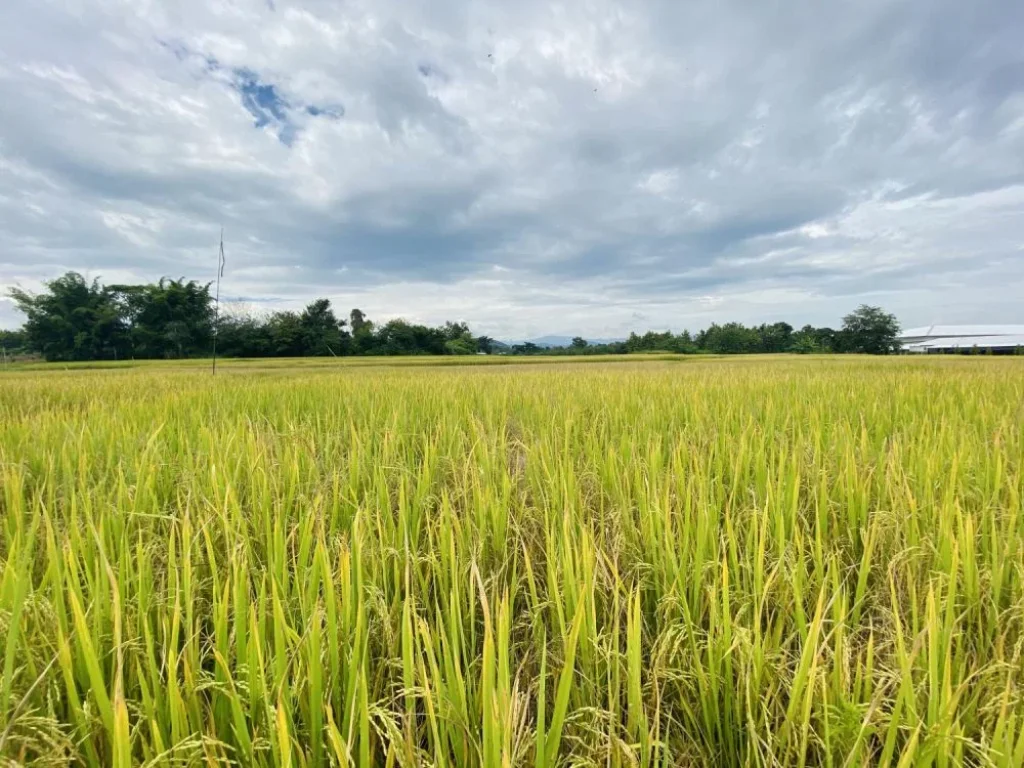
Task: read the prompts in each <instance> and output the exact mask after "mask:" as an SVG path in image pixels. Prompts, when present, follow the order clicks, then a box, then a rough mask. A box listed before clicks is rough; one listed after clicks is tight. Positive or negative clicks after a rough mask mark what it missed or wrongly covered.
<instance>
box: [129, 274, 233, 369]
mask: <svg viewBox="0 0 1024 768" xmlns="http://www.w3.org/2000/svg"><path fill="white" fill-rule="evenodd" d="M109 290H110V291H111V293H112V294H113V295H114V296H115V297H116V299H117V303H118V306H119V309H120V314H121V316H122V317H123V318H124V320H125V322H126V323H127V325H128V328H129V337H130V339H131V347H132V355H133V356H134V357H143V358H171V357H179V358H181V357H193V356H202V355H208V354H209V353H210V350H211V347H212V344H213V322H214V306H213V297H212V296H211V295H210V285H209V283H207V284H205V285H204V284H202V283H198V282H196V281H195V280H189V281H187V282H186V281H185V278H184V277H181V278H178V279H177V280H171V279H168V278H166V277H162V278H160V281H159V282H157V283H149V284H146V285H113V286H111V287H110V289H109Z"/></svg>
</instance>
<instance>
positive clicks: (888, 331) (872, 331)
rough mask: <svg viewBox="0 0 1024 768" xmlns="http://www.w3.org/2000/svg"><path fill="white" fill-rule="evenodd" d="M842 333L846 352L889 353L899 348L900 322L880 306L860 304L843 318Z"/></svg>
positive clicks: (897, 350)
mask: <svg viewBox="0 0 1024 768" xmlns="http://www.w3.org/2000/svg"><path fill="white" fill-rule="evenodd" d="M842 333H843V335H844V337H845V339H844V341H845V343H844V345H843V346H844V347H845V349H844V350H843V351H846V352H860V353H863V354H868V355H890V354H893V353H895V352H899V350H900V343H899V341H898V338H899V335H900V324H899V322H898V321H897V320H896V316H895V315H891V314H889V313H887V312H885V311H884V310H883V309H882V308H881V307H871V306H868V305H867V304H861V305H860V306H859V307H858V308H857V309H856V310H854V311H853V312H851V313H850V314H848V315H847V316H846V317H844V318H843V330H842Z"/></svg>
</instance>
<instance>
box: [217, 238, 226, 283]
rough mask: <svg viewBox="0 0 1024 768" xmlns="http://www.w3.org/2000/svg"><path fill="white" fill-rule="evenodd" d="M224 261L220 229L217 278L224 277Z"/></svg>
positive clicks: (222, 239)
mask: <svg viewBox="0 0 1024 768" xmlns="http://www.w3.org/2000/svg"><path fill="white" fill-rule="evenodd" d="M226 261H227V260H226V259H225V258H224V230H223V229H222V230H221V231H220V272H219V273H218V274H217V277H224V264H225V263H226Z"/></svg>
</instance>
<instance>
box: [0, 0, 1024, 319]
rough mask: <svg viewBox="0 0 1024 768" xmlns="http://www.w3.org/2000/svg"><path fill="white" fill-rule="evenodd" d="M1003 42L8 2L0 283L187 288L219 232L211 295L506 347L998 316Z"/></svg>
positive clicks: (533, 8) (654, 22) (607, 21)
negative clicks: (478, 336)
mask: <svg viewBox="0 0 1024 768" xmlns="http://www.w3.org/2000/svg"><path fill="white" fill-rule="evenodd" d="M1022 29H1024V9H1022V7H1021V6H1020V5H1019V4H1014V3H1008V2H998V1H996V0H988V1H985V0H983V2H981V3H975V4H970V5H969V6H966V5H964V4H960V3H953V2H952V1H951V0H939V1H938V2H937V3H933V4H932V5H930V6H929V8H927V9H925V8H923V7H922V6H920V5H918V4H914V3H906V2H899V0H891V2H890V1H885V0H867V2H860V3H840V4H834V3H830V4H827V6H820V7H818V6H806V5H803V4H795V5H792V6H785V7H783V8H782V9H781V10H780V9H779V8H772V9H769V8H767V7H765V8H764V9H759V8H756V7H752V6H751V5H750V4H749V3H739V2H736V3H719V2H711V0H707V1H706V2H704V1H702V0H698V2H693V3H685V4H680V3H676V2H670V0H641V1H640V2H634V3H625V2H613V1H612V0H587V1H586V2H583V1H582V0H581V1H580V2H567V3H562V4H555V5H552V4H550V3H547V2H543V1H542V0H524V2H520V3H515V4H509V3H504V2H499V0H481V2H474V3H466V2H464V0H458V1H456V0H442V1H441V2H438V3H432V4H430V5H429V7H427V6H415V5H413V6H410V5H409V4H408V3H403V2H399V1H398V0H375V1H374V2H370V1H369V0H353V2H348V3H344V4H338V3H335V2H330V1H329V0H305V1H304V2H289V3H283V2H280V3H276V4H271V3H267V2H266V0H180V2H173V3H172V2H159V1H158V0H149V1H148V2H145V3H137V2H129V0H92V1H91V2H86V1H85V0H80V1H79V2H75V3H68V2H57V0H9V2H7V3H4V4H2V6H0V100H2V103H3V104H4V105H5V108H4V110H3V114H2V116H0V284H3V285H9V284H13V283H15V282H17V283H20V284H22V285H24V286H25V287H35V286H38V285H39V284H40V281H41V280H43V279H46V278H50V277H55V276H56V275H58V274H59V273H60V272H61V271H63V270H66V269H75V270H79V271H82V272H87V273H89V274H90V275H97V274H99V275H102V276H104V277H105V278H106V279H111V280H112V279H113V277H114V276H115V275H116V276H117V279H118V280H119V281H123V280H130V279H139V280H142V279H147V280H148V279H156V278H158V277H160V276H161V275H164V274H170V275H175V276H178V275H181V274H183V273H184V274H185V275H186V276H189V277H195V278H197V279H208V278H209V277H210V276H212V274H213V271H214V269H215V252H216V251H215V248H216V242H217V237H218V235H219V231H220V227H221V225H223V226H225V228H226V230H227V247H228V258H229V272H228V275H227V280H226V283H225V288H224V292H225V293H226V294H228V295H237V296H245V297H247V299H261V300H263V301H262V302H261V305H263V306H268V307H275V308H276V307H285V306H296V305H300V304H302V303H303V302H304V301H306V300H309V299H311V298H313V297H314V296H317V295H327V296H328V297H330V298H332V300H334V301H335V302H336V303H338V304H339V305H340V308H341V310H342V311H346V310H347V309H348V306H349V305H350V304H352V305H354V304H357V303H358V304H359V306H361V307H362V308H363V309H364V310H366V311H368V312H369V313H370V315H371V317H373V316H377V317H381V318H383V317H385V316H389V315H396V314H402V315H406V316H408V317H410V318H415V319H419V320H424V321H429V322H439V321H441V320H444V319H446V318H452V317H458V318H460V319H464V320H467V321H469V322H471V323H472V324H473V325H474V326H476V327H479V328H480V330H481V331H482V332H484V331H486V332H489V333H491V334H492V335H499V334H500V335H504V336H506V337H518V338H521V337H525V336H528V335H530V334H531V333H577V332H578V333H584V334H588V335H592V336H598V335H614V334H618V333H622V332H625V331H628V330H630V329H632V328H636V329H637V330H644V329H645V328H646V327H648V326H649V327H672V328H681V327H687V326H688V327H697V326H698V325H701V324H705V323H707V322H710V321H711V320H727V319H738V320H744V321H769V320H775V319H788V320H790V322H794V323H802V322H816V323H826V322H827V323H836V322H838V320H839V317H840V316H841V315H842V314H843V313H844V312H845V311H847V310H848V309H850V308H852V307H853V306H855V305H856V304H857V303H859V302H861V301H869V300H870V301H873V302H876V303H881V304H883V305H884V306H886V307H887V308H889V309H892V310H894V311H896V312H897V313H898V314H899V315H900V317H901V319H902V320H903V321H904V322H905V323H906V324H908V325H914V324H920V323H925V322H931V321H933V320H934V319H935V316H936V315H938V314H943V313H945V315H950V316H948V317H944V319H946V320H947V321H953V320H956V321H960V322H964V321H972V320H976V321H993V322H995V321H1005V322H1012V321H1017V322H1021V321H1024V317H1022V316H1021V314H1020V313H1021V311H1022V310H1021V309H1020V305H1019V301H1018V300H1017V297H1019V296H1020V295H1024V294H1022V289H1024V285H1022V280H1024V277H1022V273H1024V265H1022V260H1024V256H1022V254H1024V251H1022V250H1021V247H1022V243H1024V231H1022V225H1021V223H1020V222H1021V221H1022V218H1024V217H1022V215H1021V214H1022V213H1024V194H1022V192H1021V190H1022V189H1024V130H1021V126H1022V125H1024V99H1022V97H1021V92H1022V89H1024V61H1022V59H1021V58H1020V53H1019V38H1020V32H1021V30H1022ZM954 315H955V317H954ZM17 322H18V318H17V316H16V315H15V314H14V313H13V311H12V310H11V308H10V303H9V302H0V325H13V324H16V323H17Z"/></svg>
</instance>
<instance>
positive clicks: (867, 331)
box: [512, 305, 900, 355]
mask: <svg viewBox="0 0 1024 768" xmlns="http://www.w3.org/2000/svg"><path fill="white" fill-rule="evenodd" d="M899 332H900V326H899V323H898V322H897V321H896V318H895V316H893V315H891V314H889V313H887V312H885V311H884V310H882V309H881V308H879V307H870V306H867V305H862V306H861V307H859V308H858V309H857V310H855V311H854V312H852V313H850V314H849V315H847V316H846V317H844V318H843V325H842V327H841V328H839V329H833V328H829V327H822V328H816V327H814V326H813V325H805V326H803V327H802V328H800V329H799V330H797V329H795V328H793V326H792V325H790V324H789V323H784V322H780V323H771V324H767V323H762V324H761V325H751V326H747V325H743V323H735V322H733V323H724V324H721V325H719V324H718V323H712V324H711V325H710V326H709V327H708V328H705V329H704V330H702V331H700V332H698V333H694V334H691V333H690V332H689V331H683V332H682V333H678V334H673V333H672V332H671V331H663V332H657V331H648V332H647V333H644V334H637V333H631V334H630V335H629V338H628V339H626V340H625V341H618V342H611V343H607V344H589V343H588V342H587V341H586V340H585V339H583V338H581V337H579V336H577V337H576V338H574V339H573V340H572V343H571V344H570V345H569V346H567V347H557V348H553V349H543V348H540V347H537V345H535V344H525V345H517V346H514V347H513V348H512V349H513V350H514V351H516V352H518V353H520V354H558V355H574V354H577V355H578V354H586V355H596V354H613V355H617V354H629V353H631V352H673V353H677V354H697V353H701V352H705V353H711V354H722V355H732V354H765V353H774V352H795V353H798V354H810V353H844V352H852V353H860V354H869V355H888V354H893V353H895V352H898V351H899V349H900V344H899V341H898V337H899Z"/></svg>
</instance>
